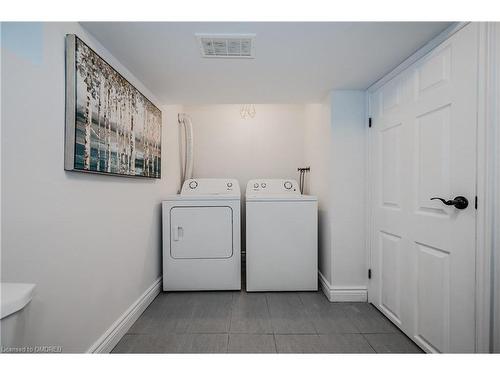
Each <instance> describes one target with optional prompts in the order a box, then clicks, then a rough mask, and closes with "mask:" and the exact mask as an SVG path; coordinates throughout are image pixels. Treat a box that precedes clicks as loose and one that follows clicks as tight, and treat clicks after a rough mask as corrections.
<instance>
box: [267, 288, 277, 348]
mask: <svg viewBox="0 0 500 375" xmlns="http://www.w3.org/2000/svg"><path fill="white" fill-rule="evenodd" d="M264 298H265V300H266V306H267V313H268V314H269V320H270V323H271V329H272V330H273V341H274V350H276V354H278V343H277V342H276V333H275V332H274V326H273V318H272V316H271V308H270V307H269V301H268V300H267V293H266V294H264Z"/></svg>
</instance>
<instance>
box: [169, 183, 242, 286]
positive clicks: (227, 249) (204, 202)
mask: <svg viewBox="0 0 500 375" xmlns="http://www.w3.org/2000/svg"><path fill="white" fill-rule="evenodd" d="M240 196H241V193H240V187H239V184H238V181H236V180H234V179H210V178H199V179H189V180H186V181H185V182H184V185H183V186H182V190H181V193H180V194H179V195H173V196H170V197H168V198H167V199H166V200H165V201H163V202H162V215H163V290H166V291H168V290H170V291H173V290H239V289H241V245H240Z"/></svg>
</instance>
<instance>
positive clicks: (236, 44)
mask: <svg viewBox="0 0 500 375" xmlns="http://www.w3.org/2000/svg"><path fill="white" fill-rule="evenodd" d="M196 37H197V38H198V42H199V43H200V49H201V55H202V56H203V57H218V58H232V59H253V58H255V34H196Z"/></svg>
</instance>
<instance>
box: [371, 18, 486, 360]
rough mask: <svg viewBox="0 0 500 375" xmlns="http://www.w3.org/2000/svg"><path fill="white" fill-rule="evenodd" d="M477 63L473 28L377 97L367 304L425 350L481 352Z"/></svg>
mask: <svg viewBox="0 0 500 375" xmlns="http://www.w3.org/2000/svg"><path fill="white" fill-rule="evenodd" d="M477 55H478V27H477V25H475V24H469V25H468V26H466V27H465V28H464V29H462V30H461V31H459V32H458V33H457V34H455V35H453V36H452V37H451V38H450V39H448V40H447V41H445V42H444V43H443V44H441V45H440V46H439V47H437V48H436V49H434V50H433V51H432V52H430V53H429V54H428V55H426V56H425V57H424V58H422V59H421V60H419V61H418V62H416V63H415V64H413V65H412V66H411V67H409V68H408V69H406V70H405V71H403V72H402V73H401V74H399V75H398V76H396V77H395V78H394V79H392V80H391V81H389V82H388V83H387V84H385V85H384V86H383V87H381V88H380V89H379V90H377V91H376V92H374V93H373V94H372V95H371V96H370V112H371V116H372V128H371V129H370V130H369V134H370V135H369V139H370V178H371V181H372V190H371V197H370V202H371V215H372V217H371V228H370V249H371V268H372V280H371V283H370V290H369V298H370V302H372V303H373V304H375V305H376V307H377V308H378V309H380V311H382V313H384V314H385V315H386V316H387V317H388V318H389V319H391V320H392V321H393V322H394V323H395V324H396V325H397V326H399V328H400V329H402V330H403V331H404V332H405V333H406V334H407V335H408V336H409V337H410V338H412V339H413V340H414V341H415V342H416V343H417V344H418V345H419V346H420V347H421V348H423V349H424V350H426V351H428V352H474V350H475V316H474V314H475V307H474V306H475V301H474V300H475V224H476V210H475V207H474V204H475V195H476V193H475V186H476V122H477V120H476V116H477V100H476V99H477V69H478V61H477ZM457 196H463V197H465V198H467V199H468V207H467V208H465V209H460V208H456V207H455V206H453V205H445V204H443V203H442V202H441V201H439V200H431V198H433V197H439V198H443V199H444V200H446V201H448V200H453V199H454V198H455V197H457ZM448 203H449V202H448ZM457 206H459V207H460V204H458V205H457Z"/></svg>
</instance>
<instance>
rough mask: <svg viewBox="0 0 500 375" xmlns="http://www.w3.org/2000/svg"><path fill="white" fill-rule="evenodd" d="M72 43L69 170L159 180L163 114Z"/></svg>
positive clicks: (91, 54) (79, 43)
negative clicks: (72, 108)
mask: <svg viewBox="0 0 500 375" xmlns="http://www.w3.org/2000/svg"><path fill="white" fill-rule="evenodd" d="M74 41H75V46H74V53H75V58H74V63H75V78H74V79H75V82H74V86H75V94H76V98H75V107H76V108H75V120H74V122H75V124H74V125H73V126H74V127H75V130H74V166H73V170H82V171H88V172H98V173H111V174H118V175H130V176H145V177H152V178H160V177H161V111H160V110H159V109H158V108H157V107H155V106H154V105H153V103H151V102H150V101H149V100H148V99H147V98H146V97H145V96H144V95H142V94H141V93H140V92H139V91H138V90H137V89H136V88H135V87H134V86H132V85H131V84H130V83H129V82H128V81H127V80H126V79H125V78H123V76H121V75H120V74H119V73H118V72H117V71H116V70H114V69H113V68H112V67H111V66H110V65H109V64H108V63H107V62H106V61H104V60H103V59H102V58H101V57H99V55H97V54H96V53H95V52H94V51H93V50H92V49H90V48H89V47H88V46H87V45H86V44H85V43H84V42H83V41H81V40H80V39H79V38H78V37H75V38H74ZM70 94H71V93H70Z"/></svg>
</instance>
